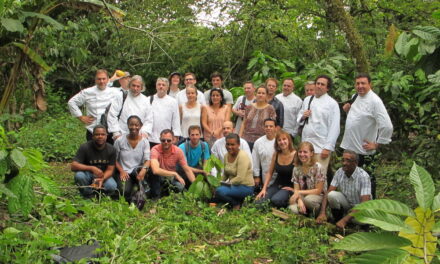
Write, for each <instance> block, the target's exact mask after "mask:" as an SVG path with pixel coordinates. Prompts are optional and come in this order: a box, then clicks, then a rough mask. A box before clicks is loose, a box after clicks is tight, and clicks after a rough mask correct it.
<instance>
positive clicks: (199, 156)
mask: <svg viewBox="0 0 440 264" xmlns="http://www.w3.org/2000/svg"><path fill="white" fill-rule="evenodd" d="M187 133H188V134H189V140H186V141H185V142H184V143H182V144H180V145H179V148H180V149H181V150H182V151H183V153H184V154H185V158H186V161H187V163H188V166H189V167H190V168H191V170H192V171H193V173H194V175H197V174H203V175H206V174H207V173H206V172H205V171H204V170H203V166H205V164H206V161H207V160H208V159H209V157H210V156H211V154H210V153H209V147H208V143H206V142H203V141H201V140H200V137H201V134H202V128H201V127H200V126H197V125H192V126H190V127H189V128H188V132H187Z"/></svg>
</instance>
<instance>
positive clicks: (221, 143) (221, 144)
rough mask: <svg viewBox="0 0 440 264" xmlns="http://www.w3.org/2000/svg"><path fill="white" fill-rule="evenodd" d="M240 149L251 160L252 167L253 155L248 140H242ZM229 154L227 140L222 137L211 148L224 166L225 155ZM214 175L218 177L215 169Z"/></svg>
mask: <svg viewBox="0 0 440 264" xmlns="http://www.w3.org/2000/svg"><path fill="white" fill-rule="evenodd" d="M240 149H242V150H244V151H245V152H246V153H247V154H248V156H249V160H250V161H251V165H252V153H251V149H250V148H249V144H248V143H247V141H246V140H244V139H242V138H240ZM226 153H228V151H227V150H226V138H225V137H222V138H219V139H217V140H216V141H215V143H214V145H212V147H211V154H212V155H214V156H216V157H217V158H218V159H219V160H220V161H221V162H222V163H223V164H225V155H226ZM212 175H216V170H215V168H214V169H213V173H212Z"/></svg>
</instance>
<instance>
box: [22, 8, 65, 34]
mask: <svg viewBox="0 0 440 264" xmlns="http://www.w3.org/2000/svg"><path fill="white" fill-rule="evenodd" d="M21 13H22V14H23V16H25V17H37V18H39V19H42V20H44V21H45V22H46V23H48V24H50V25H52V26H53V27H54V28H55V29H58V30H61V29H63V28H64V26H63V25H62V24H61V23H59V22H58V21H56V20H55V19H53V18H51V17H50V16H47V15H44V14H41V13H35V12H21Z"/></svg>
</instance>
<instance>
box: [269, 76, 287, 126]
mask: <svg viewBox="0 0 440 264" xmlns="http://www.w3.org/2000/svg"><path fill="white" fill-rule="evenodd" d="M265 84H266V87H267V91H268V93H267V103H268V104H270V105H272V106H273V108H275V112H276V114H277V128H278V129H279V128H283V127H284V106H283V103H282V102H281V101H280V100H278V98H276V97H275V95H276V93H277V89H278V80H277V79H275V78H269V79H267V80H266V83H265Z"/></svg>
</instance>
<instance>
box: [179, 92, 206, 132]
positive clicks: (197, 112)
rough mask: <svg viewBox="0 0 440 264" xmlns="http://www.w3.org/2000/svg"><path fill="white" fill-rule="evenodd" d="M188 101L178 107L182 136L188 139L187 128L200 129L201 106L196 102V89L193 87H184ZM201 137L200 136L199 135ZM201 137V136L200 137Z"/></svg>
mask: <svg viewBox="0 0 440 264" xmlns="http://www.w3.org/2000/svg"><path fill="white" fill-rule="evenodd" d="M186 97H187V98H188V101H187V102H186V103H184V104H181V105H179V113H180V120H181V125H180V127H181V129H182V134H181V135H182V136H183V137H184V138H188V137H189V134H188V128H189V127H191V126H199V127H201V119H202V107H203V106H202V105H201V104H199V102H197V88H196V87H194V86H193V85H189V86H188V87H186ZM201 136H202V135H201ZM202 137H203V136H202Z"/></svg>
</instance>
